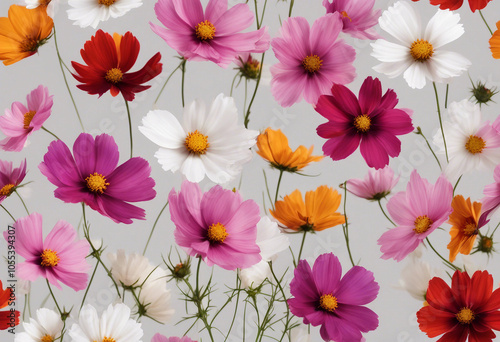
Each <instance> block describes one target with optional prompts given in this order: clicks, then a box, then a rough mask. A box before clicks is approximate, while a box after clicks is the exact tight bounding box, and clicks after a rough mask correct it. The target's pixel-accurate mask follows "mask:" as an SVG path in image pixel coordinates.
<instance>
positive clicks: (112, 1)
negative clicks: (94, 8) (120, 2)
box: [97, 0, 117, 7]
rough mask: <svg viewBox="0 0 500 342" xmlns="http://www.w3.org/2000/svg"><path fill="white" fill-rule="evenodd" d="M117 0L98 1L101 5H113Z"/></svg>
mask: <svg viewBox="0 0 500 342" xmlns="http://www.w3.org/2000/svg"><path fill="white" fill-rule="evenodd" d="M116 1H117V0H97V2H98V3H99V5H104V6H108V7H109V6H111V5H112V4H114V3H115V2H116Z"/></svg>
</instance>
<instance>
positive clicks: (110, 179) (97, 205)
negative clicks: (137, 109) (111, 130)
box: [38, 133, 156, 224]
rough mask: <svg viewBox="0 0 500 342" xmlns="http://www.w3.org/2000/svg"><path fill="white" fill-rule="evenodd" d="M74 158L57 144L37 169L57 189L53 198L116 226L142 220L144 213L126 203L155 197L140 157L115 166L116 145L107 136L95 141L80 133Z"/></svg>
mask: <svg viewBox="0 0 500 342" xmlns="http://www.w3.org/2000/svg"><path fill="white" fill-rule="evenodd" d="M73 155H74V156H72V155H71V152H70V151H69V148H68V146H66V144H65V143H64V142H62V141H60V140H58V141H53V142H52V143H51V144H50V145H49V149H48V152H47V153H46V154H45V156H44V158H43V160H44V161H43V162H41V163H40V165H39V166H38V168H39V169H40V171H41V172H42V174H43V175H45V176H46V177H47V179H48V180H49V182H51V183H52V184H54V185H55V186H57V189H56V190H55V191H54V196H55V197H56V198H59V199H60V200H62V201H64V202H66V203H80V202H84V203H85V204H87V205H88V206H89V207H91V208H92V209H94V210H96V211H98V212H99V213H100V214H101V215H104V216H107V217H109V218H110V219H112V220H113V221H115V222H122V223H127V224H130V223H132V219H134V218H135V219H144V217H145V212H144V209H141V208H139V207H136V206H134V205H131V204H129V203H127V202H142V201H149V200H151V199H153V198H154V197H155V196H156V191H154V190H153V186H154V185H155V181H154V180H153V178H151V177H150V173H151V167H150V166H149V163H148V162H147V161H146V160H145V159H143V158H140V157H135V158H131V159H129V160H127V161H126V162H125V163H123V164H121V165H120V166H118V167H117V165H118V158H119V153H118V145H116V143H115V140H114V139H113V137H111V136H110V135H107V134H101V135H98V136H97V137H96V138H95V139H94V138H93V137H92V136H91V135H90V134H87V133H82V134H80V135H79V136H78V138H77V139H76V141H75V143H74V145H73Z"/></svg>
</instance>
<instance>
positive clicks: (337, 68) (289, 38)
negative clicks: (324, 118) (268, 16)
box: [271, 13, 356, 107]
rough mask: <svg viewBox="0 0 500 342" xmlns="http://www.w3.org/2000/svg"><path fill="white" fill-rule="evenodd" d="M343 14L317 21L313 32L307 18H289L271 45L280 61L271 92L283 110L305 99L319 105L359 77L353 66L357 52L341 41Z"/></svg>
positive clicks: (332, 14)
mask: <svg viewBox="0 0 500 342" xmlns="http://www.w3.org/2000/svg"><path fill="white" fill-rule="evenodd" d="M340 19H341V15H340V14H339V13H331V14H327V15H325V16H323V17H321V18H319V19H317V20H316V21H315V22H314V24H313V25H312V27H311V28H309V23H308V22H307V20H306V19H305V18H302V17H295V18H288V19H286V20H285V21H284V22H283V25H282V26H281V29H280V36H279V37H277V38H274V39H273V40H272V42H271V45H272V47H273V51H274V54H275V55H276V58H277V59H278V60H279V63H278V64H275V65H273V66H272V67H271V74H272V76H273V78H272V80H271V92H272V93H273V96H274V98H275V99H276V101H278V102H279V103H280V105H281V106H283V107H290V106H291V105H293V104H294V103H296V102H299V101H300V100H301V99H302V96H303V97H304V98H305V100H306V101H307V102H308V103H311V104H316V102H317V101H318V97H319V96H320V95H321V94H327V93H328V92H329V91H330V88H331V87H332V85H333V84H334V83H339V84H347V83H350V82H352V81H353V80H354V78H355V77H356V70H355V68H354V66H353V65H352V62H353V61H354V59H355V57H356V51H355V50H354V49H353V48H352V47H350V46H349V45H347V44H346V43H344V41H343V40H337V37H338V35H339V33H340V31H341V30H342V20H340Z"/></svg>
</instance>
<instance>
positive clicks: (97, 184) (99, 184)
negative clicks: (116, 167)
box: [85, 172, 109, 194]
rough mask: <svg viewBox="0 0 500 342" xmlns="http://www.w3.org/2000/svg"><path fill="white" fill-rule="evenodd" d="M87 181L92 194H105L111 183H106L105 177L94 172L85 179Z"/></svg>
mask: <svg viewBox="0 0 500 342" xmlns="http://www.w3.org/2000/svg"><path fill="white" fill-rule="evenodd" d="M85 181H86V182H87V188H88V189H89V190H90V191H92V192H99V193H101V194H102V193H103V192H104V190H106V189H107V186H108V185H109V183H107V182H106V178H104V176H103V175H101V174H100V173H97V172H94V173H93V174H91V175H90V176H88V177H87V178H85Z"/></svg>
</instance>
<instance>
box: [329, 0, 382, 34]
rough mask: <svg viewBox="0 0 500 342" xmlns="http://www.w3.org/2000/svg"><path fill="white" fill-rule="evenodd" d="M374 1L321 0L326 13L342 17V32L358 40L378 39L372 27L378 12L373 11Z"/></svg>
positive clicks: (376, 21) (376, 20)
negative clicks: (337, 14) (338, 14)
mask: <svg viewBox="0 0 500 342" xmlns="http://www.w3.org/2000/svg"><path fill="white" fill-rule="evenodd" d="M373 5H375V0H333V1H332V2H331V0H323V6H325V8H326V13H336V12H337V13H340V14H341V15H342V17H341V18H342V31H343V32H345V33H347V34H349V35H351V36H353V37H354V38H359V39H377V38H380V36H379V35H378V33H377V31H375V28H374V26H375V25H377V24H378V18H379V17H380V12H381V11H380V10H377V11H374V10H373Z"/></svg>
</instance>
